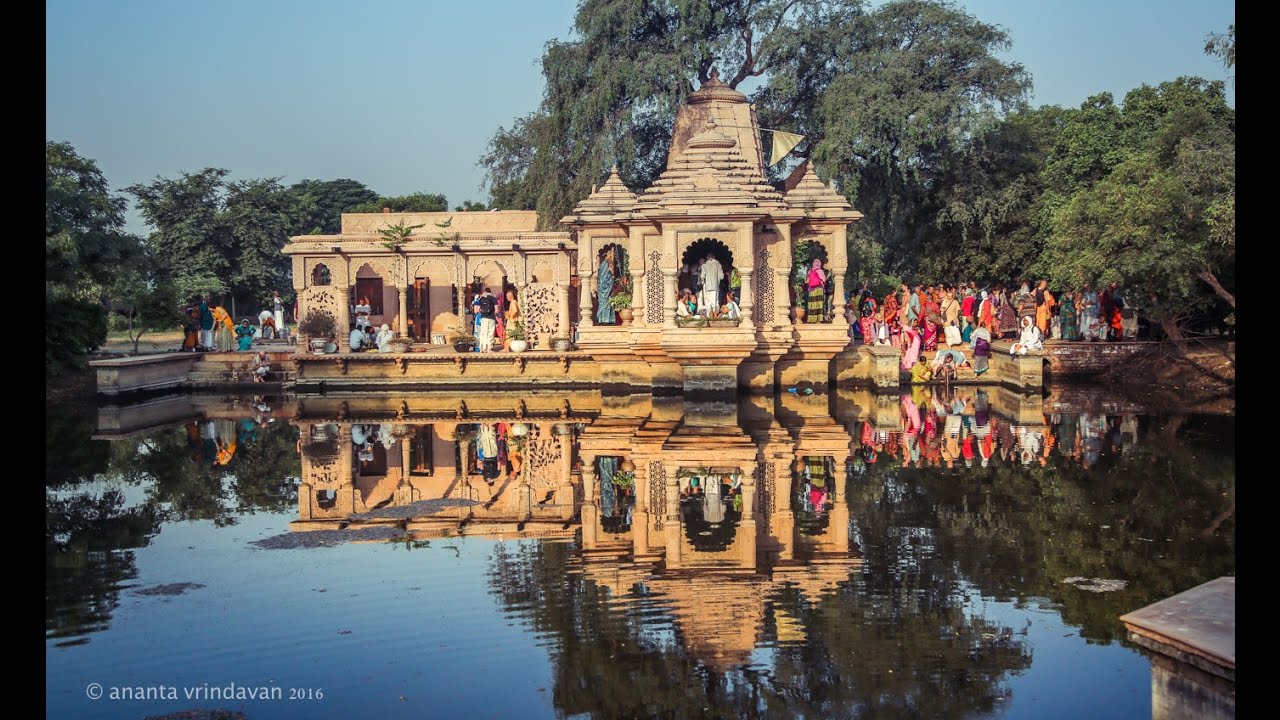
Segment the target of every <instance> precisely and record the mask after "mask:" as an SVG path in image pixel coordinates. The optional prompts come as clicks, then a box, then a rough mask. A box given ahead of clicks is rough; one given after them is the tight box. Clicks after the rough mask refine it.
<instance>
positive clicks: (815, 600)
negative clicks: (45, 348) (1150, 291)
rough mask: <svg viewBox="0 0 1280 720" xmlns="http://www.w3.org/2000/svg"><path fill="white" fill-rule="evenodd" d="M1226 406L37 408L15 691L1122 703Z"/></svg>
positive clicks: (1199, 531)
mask: <svg viewBox="0 0 1280 720" xmlns="http://www.w3.org/2000/svg"><path fill="white" fill-rule="evenodd" d="M1234 430H1235V419H1234V417H1233V416H1231V415H1207V414H1206V415H1195V414H1182V415H1178V414H1168V413H1164V414H1153V413H1146V412H1144V411H1143V409H1142V408H1141V407H1137V406H1134V405H1131V404H1126V403H1125V402H1121V401H1117V400H1115V399H1114V398H1113V397H1112V396H1111V395H1110V394H1109V393H1106V392H1098V390H1097V389H1096V388H1093V389H1082V390H1081V391H1080V392H1074V391H1072V390H1071V389H1070V388H1060V389H1055V390H1054V391H1053V392H1052V393H1050V394H1048V395H1047V396H1045V397H1041V396H1039V395H1035V396H1030V397H1028V396H1023V395H1018V394H1016V393H1012V392H1008V391H1004V390H996V389H988V390H976V389H972V388H957V389H953V390H943V389H936V390H935V389H932V388H916V389H915V390H913V391H912V392H904V393H902V394H890V395H877V394H872V393H869V392H852V391H839V392H836V393H833V394H822V393H816V394H813V395H804V394H802V393H797V394H789V393H784V394H782V395H781V396H780V397H777V398H772V397H758V396H748V397H741V398H729V399H728V400H721V401H704V402H686V401H683V400H681V399H680V398H664V397H652V396H647V395H636V396H624V397H615V396H602V395H601V394H600V393H598V392H595V393H592V392H566V393H550V392H537V393H525V394H519V395H517V394H503V393H471V394H441V393H423V394H414V395H406V394H403V393H397V394H381V393H362V394H358V393H352V394H348V395H343V396H334V395H319V396H305V397H300V396H284V397H262V396H255V397H249V396H244V397H227V396H195V395H193V396H174V397H166V398H158V399H151V400H148V401H146V402H140V403H136V404H134V405H124V406H113V405H104V406H102V407H99V408H97V414H96V416H94V414H93V413H68V414H58V413H53V414H51V415H50V416H49V417H48V420H47V423H46V492H45V511H46V538H45V563H46V565H45V568H46V575H45V578H46V579H45V585H46V587H45V597H46V605H45V637H46V659H45V671H46V714H47V716H49V717H60V718H73V717H74V718H142V717H147V716H154V715H162V714H166V713H175V712H179V711H185V710H192V709H200V708H204V709H215V708H216V709H222V710H228V711H238V712H241V713H243V714H244V716H246V717H249V718H255V719H256V718H293V717H338V716H346V717H386V718H392V717H406V718H407V717H423V716H430V717H521V718H524V717H601V718H606V717H607V718H611V717H681V718H683V717H716V718H723V717H735V716H752V717H756V716H766V717H824V718H825V717H852V718H858V717H901V718H917V717H927V718H952V717H954V718H962V717H963V718H986V717H1010V718H1053V717H1061V718H1079V717H1089V718H1141V717H1150V714H1151V691H1150V663H1149V661H1148V659H1147V658H1146V656H1145V655H1143V654H1142V653H1141V652H1140V651H1139V650H1138V649H1137V648H1136V647H1135V646H1134V645H1132V644H1131V643H1129V642H1128V641H1127V640H1126V638H1125V632H1124V629H1123V626H1122V625H1121V624H1120V622H1119V621H1118V619H1117V618H1118V617H1119V616H1120V615H1122V614H1124V613H1126V612H1129V611H1131V610H1135V609H1137V608H1140V607H1143V606H1144V605H1147V604H1149V603H1151V602H1154V601H1156V600H1160V599H1163V598H1166V597H1168V596H1170V595H1173V594H1175V593H1178V592H1181V591H1183V590H1186V589H1189V588H1191V587H1193V586H1195V585H1198V584H1200V583H1203V582H1206V581H1208V580H1211V579H1214V578H1216V577H1220V576H1223V575H1234V572H1235V519H1234V508H1235V459H1234Z"/></svg>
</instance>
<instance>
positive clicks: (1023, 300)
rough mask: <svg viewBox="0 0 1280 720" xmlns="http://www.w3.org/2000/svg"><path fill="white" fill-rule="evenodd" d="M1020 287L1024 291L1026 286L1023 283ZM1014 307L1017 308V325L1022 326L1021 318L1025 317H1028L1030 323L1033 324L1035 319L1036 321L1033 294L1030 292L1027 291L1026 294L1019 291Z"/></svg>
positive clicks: (1034, 297)
mask: <svg viewBox="0 0 1280 720" xmlns="http://www.w3.org/2000/svg"><path fill="white" fill-rule="evenodd" d="M1022 287H1023V288H1024V289H1025V288H1026V287H1027V284H1026V283H1023V284H1022ZM1016 307H1017V308H1018V324H1019V325H1021V324H1022V318H1025V317H1029V318H1031V322H1035V319H1036V296H1035V293H1033V292H1031V291H1030V290H1027V292H1026V293H1023V292H1022V291H1019V292H1018V301H1017V304H1016Z"/></svg>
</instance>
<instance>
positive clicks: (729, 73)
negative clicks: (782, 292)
mask: <svg viewBox="0 0 1280 720" xmlns="http://www.w3.org/2000/svg"><path fill="white" fill-rule="evenodd" d="M574 29H575V32H576V38H575V39H573V40H569V41H553V42H551V43H549V44H548V46H547V51H546V53H545V54H544V56H543V60H542V67H543V75H544V77H545V78H546V82H547V86H546V90H545V94H544V97H543V102H542V105H541V107H539V109H538V110H537V111H536V112H534V113H532V114H530V115H528V116H526V117H524V118H521V119H519V120H518V121H517V122H516V123H515V125H514V126H513V127H512V128H510V129H506V128H501V129H499V131H498V132H497V134H495V136H494V137H493V139H492V140H491V141H490V145H489V150H488V152H487V153H486V154H485V156H484V157H483V158H482V159H481V164H482V165H484V166H485V168H486V170H487V175H486V178H487V181H488V183H489V186H490V188H491V192H492V202H493V204H494V206H496V207H504V208H525V209H536V210H538V212H539V219H540V223H541V225H542V226H543V227H548V228H549V227H552V226H554V225H555V223H556V222H557V221H558V220H559V218H560V217H562V216H563V215H565V214H566V213H567V212H568V211H569V210H570V209H572V207H573V205H574V204H575V203H577V202H578V201H579V200H581V199H582V198H584V197H586V195H587V194H588V193H589V192H590V191H591V186H592V185H593V184H596V183H598V182H600V180H601V179H603V178H604V176H605V173H606V172H607V170H608V168H609V166H610V165H611V164H613V163H615V162H616V163H617V164H618V165H619V168H620V170H621V172H622V174H623V176H624V177H625V178H626V179H627V182H628V183H629V184H630V185H632V186H633V187H636V188H639V187H644V186H647V185H649V184H650V183H652V181H653V180H654V179H655V178H656V177H657V175H658V174H659V173H661V171H662V170H663V168H664V164H665V160H666V155H667V150H668V147H669V143H670V133H671V127H672V122H673V120H674V117H675V110H676V108H677V107H678V105H679V103H680V102H681V101H682V100H683V99H684V97H685V96H686V95H687V94H688V93H689V92H691V91H692V90H693V89H695V87H696V85H695V82H694V81H699V82H702V81H706V80H707V79H708V78H709V76H710V74H711V71H712V70H713V69H716V70H718V71H719V74H720V77H721V78H722V79H723V80H724V81H725V82H726V83H728V84H729V85H730V86H731V87H735V88H738V87H739V86H742V85H743V84H744V83H745V82H746V81H748V80H751V81H752V83H753V84H756V85H757V86H756V87H755V89H754V90H753V91H752V92H751V99H752V100H753V102H755V103H756V105H757V110H758V112H759V117H760V120H761V124H762V125H764V126H766V127H771V128H777V129H785V130H790V131H798V132H801V133H803V134H805V135H806V141H805V142H804V143H802V144H801V145H800V146H799V147H798V148H797V149H796V150H795V155H796V156H797V157H799V158H807V157H812V158H813V159H814V160H815V161H816V163H817V165H818V169H819V173H820V174H821V175H823V176H824V177H830V178H832V179H834V180H835V182H836V184H837V187H838V188H839V189H840V190H841V191H842V192H843V193H845V194H846V195H847V196H848V197H849V198H850V199H851V200H852V201H853V202H854V204H855V206H857V207H859V209H862V210H863V211H864V212H865V213H866V214H867V220H866V222H867V224H868V225H869V226H870V227H871V228H872V232H871V241H873V242H878V243H886V244H888V245H889V253H888V257H887V260H888V262H889V264H890V265H891V266H894V267H901V266H904V265H906V264H907V263H908V262H909V260H910V255H909V254H908V253H909V252H910V251H911V250H912V249H914V247H915V246H916V245H917V244H918V243H919V242H920V240H921V238H922V237H923V235H924V232H925V230H926V229H927V228H928V227H930V226H931V224H932V221H933V213H936V203H937V201H936V200H934V199H932V198H931V197H930V193H931V190H932V187H933V186H932V185H931V179H932V173H933V172H935V166H936V165H937V163H938V161H939V158H941V157H943V156H944V154H945V151H946V150H947V149H948V148H949V147H950V146H951V145H952V144H954V143H957V142H959V141H960V140H962V139H963V138H964V137H965V134H966V133H967V132H969V130H970V129H971V125H972V123H973V122H974V121H976V120H977V119H978V118H980V117H983V116H984V115H986V114H989V113H990V112H992V111H994V110H1000V109H1004V108H1005V107H1006V106H1010V105H1011V104H1013V103H1016V102H1017V101H1019V100H1021V99H1022V97H1023V95H1024V94H1025V92H1026V90H1027V87H1028V86H1029V82H1028V80H1027V78H1026V74H1025V73H1024V72H1023V70H1022V68H1021V67H1020V66H1018V65H1016V64H1008V63H1004V62H1001V61H999V60H997V59H996V58H995V57H994V55H993V53H994V52H995V51H997V50H1000V49H1002V48H1004V47H1005V46H1006V45H1007V42H1008V39H1007V36H1006V35H1005V34H1004V33H1003V31H1001V30H1000V29H999V28H996V27H994V26H990V25H986V24H984V23H981V22H978V21H977V20H976V19H974V18H973V17H971V16H969V15H967V14H965V13H964V12H962V11H960V10H958V9H956V8H955V7H954V6H953V5H951V4H948V3H945V2H932V1H930V2H925V1H920V0H901V1H899V2H891V3H887V4H885V5H883V6H881V7H879V8H877V9H876V10H874V11H870V12H868V11H866V10H865V8H864V5H863V3H850V2H827V1H823V0H790V1H788V0H754V1H753V0H719V1H712V2H674V1H665V2H664V1H661V0H658V1H654V2H644V3H634V2H627V1H626V0H584V2H582V3H581V4H580V5H579V7H578V14H577V16H576V18H575V23H574ZM747 87H749V86H747ZM740 89H742V88H740ZM922 201H923V202H922ZM864 249H866V248H864ZM859 252H860V253H861V254H860V255H859V256H860V257H861V255H872V254H874V253H872V252H870V251H868V252H861V250H860V251H859Z"/></svg>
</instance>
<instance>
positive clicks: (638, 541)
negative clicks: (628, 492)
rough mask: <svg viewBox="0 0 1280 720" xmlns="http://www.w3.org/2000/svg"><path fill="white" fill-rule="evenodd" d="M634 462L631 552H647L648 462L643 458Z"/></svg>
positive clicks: (639, 553)
mask: <svg viewBox="0 0 1280 720" xmlns="http://www.w3.org/2000/svg"><path fill="white" fill-rule="evenodd" d="M633 462H635V464H636V470H635V473H636V486H635V488H634V492H635V497H636V506H635V510H633V511H632V513H631V552H632V553H633V554H635V555H648V554H649V512H648V510H649V463H648V462H647V461H646V460H645V459H644V458H638V459H634V460H633Z"/></svg>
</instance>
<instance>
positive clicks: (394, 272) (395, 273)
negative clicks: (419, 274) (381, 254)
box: [351, 258, 403, 286]
mask: <svg viewBox="0 0 1280 720" xmlns="http://www.w3.org/2000/svg"><path fill="white" fill-rule="evenodd" d="M351 264H352V265H354V266H355V269H356V270H355V272H354V273H353V276H358V275H359V274H360V270H361V269H362V268H364V266H366V265H368V266H369V269H370V270H372V271H374V272H375V273H377V274H378V277H380V278H382V282H384V283H386V284H388V285H396V286H399V285H400V284H402V283H403V278H401V277H400V273H401V268H400V265H401V262H398V261H397V262H394V263H388V262H387V261H386V260H384V259H382V258H355V259H354V260H352V261H351Z"/></svg>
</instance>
